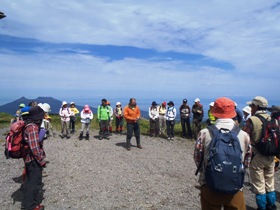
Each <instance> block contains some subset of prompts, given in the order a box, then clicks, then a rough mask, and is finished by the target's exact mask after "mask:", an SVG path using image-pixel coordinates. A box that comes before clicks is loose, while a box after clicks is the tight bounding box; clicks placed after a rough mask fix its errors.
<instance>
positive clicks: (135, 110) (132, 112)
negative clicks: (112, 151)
mask: <svg viewBox="0 0 280 210" xmlns="http://www.w3.org/2000/svg"><path fill="white" fill-rule="evenodd" d="M140 116H141V113H140V109H139V107H138V106H137V104H136V99H135V98H131V99H130V100H129V104H128V105H127V106H126V107H125V108H124V118H125V120H126V128H127V134H126V143H127V150H130V149H131V143H130V141H131V138H132V135H133V132H134V135H135V138H136V143H137V147H138V148H139V149H142V146H141V144H140V126H139V119H140Z"/></svg>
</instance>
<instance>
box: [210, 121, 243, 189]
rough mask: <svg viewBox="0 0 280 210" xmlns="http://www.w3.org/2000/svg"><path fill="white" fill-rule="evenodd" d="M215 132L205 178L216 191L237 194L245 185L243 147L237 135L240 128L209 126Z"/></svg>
mask: <svg viewBox="0 0 280 210" xmlns="http://www.w3.org/2000/svg"><path fill="white" fill-rule="evenodd" d="M208 129H209V130H210V132H212V134H213V138H212V140H211V142H210V145H209V156H208V157H207V158H206V161H207V165H206V168H205V180H206V184H207V185H208V186H209V188H210V189H211V190H212V191H214V192H219V193H226V194H235V193H236V192H238V190H239V189H241V188H242V187H243V183H244V176H245V171H244V166H243V164H242V149H241V147H240V142H239V140H238V138H237V135H238V133H239V131H240V128H239V127H237V126H234V127H233V129H232V130H228V129H224V128H221V129H218V128H217V127H216V126H215V125H211V126H209V127H208Z"/></svg>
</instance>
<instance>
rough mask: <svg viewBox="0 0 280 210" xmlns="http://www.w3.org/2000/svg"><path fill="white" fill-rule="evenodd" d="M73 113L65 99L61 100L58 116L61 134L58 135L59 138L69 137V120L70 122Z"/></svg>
mask: <svg viewBox="0 0 280 210" xmlns="http://www.w3.org/2000/svg"><path fill="white" fill-rule="evenodd" d="M71 115H73V113H72V112H71V110H70V109H69V107H68V104H67V102H66V101H63V102H62V105H61V108H60V110H59V116H60V117H61V118H60V119H61V134H60V135H59V136H60V138H62V139H63V138H64V137H66V138H67V139H69V138H70V134H69V129H68V128H69V122H70V116H71Z"/></svg>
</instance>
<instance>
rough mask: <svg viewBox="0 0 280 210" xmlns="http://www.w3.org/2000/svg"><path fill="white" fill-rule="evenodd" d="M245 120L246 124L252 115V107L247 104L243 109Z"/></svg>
mask: <svg viewBox="0 0 280 210" xmlns="http://www.w3.org/2000/svg"><path fill="white" fill-rule="evenodd" d="M242 111H243V121H244V123H245V124H246V122H247V120H248V119H249V118H250V117H251V112H252V109H251V107H249V106H245V107H244V108H243V109H242Z"/></svg>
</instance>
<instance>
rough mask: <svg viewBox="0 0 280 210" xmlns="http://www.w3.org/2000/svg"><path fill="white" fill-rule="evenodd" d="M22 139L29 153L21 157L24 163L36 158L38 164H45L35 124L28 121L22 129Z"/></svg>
mask: <svg viewBox="0 0 280 210" xmlns="http://www.w3.org/2000/svg"><path fill="white" fill-rule="evenodd" d="M24 140H25V141H26V142H27V143H28V146H29V148H30V153H28V154H27V156H26V157H24V158H23V160H24V163H29V162H31V161H33V160H36V161H37V162H38V163H39V164H40V165H44V164H45V157H46V155H45V152H44V149H43V147H42V145H41V144H40V140H39V128H38V126H37V125H36V124H34V123H30V124H28V125H27V126H26V128H25V131H24Z"/></svg>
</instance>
